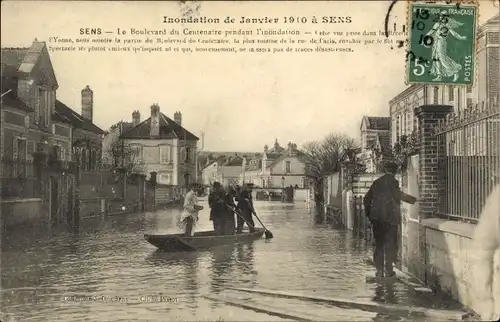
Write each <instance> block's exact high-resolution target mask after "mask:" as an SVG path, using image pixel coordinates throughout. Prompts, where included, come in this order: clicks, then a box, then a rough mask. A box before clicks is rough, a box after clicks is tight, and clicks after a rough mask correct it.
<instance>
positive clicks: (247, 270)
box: [236, 243, 257, 287]
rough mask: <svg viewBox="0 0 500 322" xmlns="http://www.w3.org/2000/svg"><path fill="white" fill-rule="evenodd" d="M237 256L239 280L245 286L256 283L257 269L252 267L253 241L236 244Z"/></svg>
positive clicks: (251, 285)
mask: <svg viewBox="0 0 500 322" xmlns="http://www.w3.org/2000/svg"><path fill="white" fill-rule="evenodd" d="M236 254H237V258H238V269H239V270H240V276H241V277H242V278H241V279H240V282H242V283H244V284H245V287H253V286H255V285H256V284H257V280H256V277H257V271H256V270H255V268H254V264H255V263H254V245H253V243H248V244H238V245H236Z"/></svg>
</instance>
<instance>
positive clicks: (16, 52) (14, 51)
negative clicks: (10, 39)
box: [2, 48, 29, 69]
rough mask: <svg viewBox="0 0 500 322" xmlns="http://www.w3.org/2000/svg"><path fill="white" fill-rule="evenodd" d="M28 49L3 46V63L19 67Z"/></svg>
mask: <svg viewBox="0 0 500 322" xmlns="http://www.w3.org/2000/svg"><path fill="white" fill-rule="evenodd" d="M28 50H29V48H2V64H6V65H10V66H13V67H15V68H16V69H18V68H19V66H21V63H22V62H23V59H24V57H26V54H27V53H28Z"/></svg>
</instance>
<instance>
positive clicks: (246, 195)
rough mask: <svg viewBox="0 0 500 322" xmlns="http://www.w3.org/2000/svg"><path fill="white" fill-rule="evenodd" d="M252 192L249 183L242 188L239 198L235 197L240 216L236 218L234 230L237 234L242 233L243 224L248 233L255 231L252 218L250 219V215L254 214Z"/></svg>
mask: <svg viewBox="0 0 500 322" xmlns="http://www.w3.org/2000/svg"><path fill="white" fill-rule="evenodd" d="M252 190H253V185H252V184H251V183H249V184H246V185H245V186H244V187H243V190H242V191H241V193H240V194H239V196H238V197H237V201H238V210H239V212H240V215H241V216H237V218H236V225H237V229H236V230H237V232H238V234H241V233H242V231H243V226H244V225H245V222H246V224H247V226H248V230H249V231H250V232H254V231H255V224H254V222H253V217H252V215H254V214H255V210H254V208H253V199H252ZM242 217H243V218H242Z"/></svg>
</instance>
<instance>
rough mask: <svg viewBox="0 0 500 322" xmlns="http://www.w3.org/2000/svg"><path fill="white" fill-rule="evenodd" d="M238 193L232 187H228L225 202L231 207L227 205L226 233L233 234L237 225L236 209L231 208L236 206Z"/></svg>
mask: <svg viewBox="0 0 500 322" xmlns="http://www.w3.org/2000/svg"><path fill="white" fill-rule="evenodd" d="M235 195H236V192H235V191H234V189H233V188H232V187H227V192H226V194H225V196H224V202H225V203H226V205H228V206H229V207H226V221H225V226H224V235H233V234H234V229H235V226H236V221H235V219H234V216H235V214H234V211H233V210H231V208H233V209H234V208H236V205H235V204H234V197H235Z"/></svg>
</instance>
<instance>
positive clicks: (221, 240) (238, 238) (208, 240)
mask: <svg viewBox="0 0 500 322" xmlns="http://www.w3.org/2000/svg"><path fill="white" fill-rule="evenodd" d="M263 234H264V229H263V228H255V231H254V232H253V233H250V232H244V233H241V234H234V235H222V236H220V235H215V232H214V231H200V232H196V233H194V236H191V237H186V236H185V235H184V234H170V235H152V234H144V239H146V241H147V242H148V243H150V244H151V245H153V246H155V247H157V248H158V249H160V250H162V251H165V252H178V251H196V250H203V249H208V248H213V247H217V246H224V245H229V244H234V243H240V242H251V241H254V240H257V239H260V238H262V235H263Z"/></svg>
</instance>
